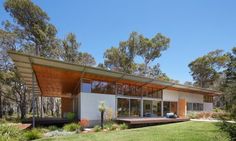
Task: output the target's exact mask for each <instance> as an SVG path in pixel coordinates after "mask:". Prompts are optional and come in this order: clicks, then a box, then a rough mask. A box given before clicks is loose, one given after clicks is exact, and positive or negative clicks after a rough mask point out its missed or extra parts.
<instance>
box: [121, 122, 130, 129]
mask: <svg viewBox="0 0 236 141" xmlns="http://www.w3.org/2000/svg"><path fill="white" fill-rule="evenodd" d="M120 129H121V130H125V129H128V125H127V124H125V123H122V124H120Z"/></svg>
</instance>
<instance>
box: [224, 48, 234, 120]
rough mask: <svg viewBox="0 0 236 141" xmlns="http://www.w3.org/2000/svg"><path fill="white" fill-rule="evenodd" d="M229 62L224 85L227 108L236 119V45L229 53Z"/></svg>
mask: <svg viewBox="0 0 236 141" xmlns="http://www.w3.org/2000/svg"><path fill="white" fill-rule="evenodd" d="M228 56H229V58H230V59H229V63H228V64H227V66H226V68H227V69H226V70H225V72H224V73H225V75H226V79H225V82H224V83H223V85H222V90H223V91H224V96H225V98H224V100H226V110H228V111H229V112H230V113H231V115H232V117H233V118H234V119H235V120H236V47H234V48H233V49H232V53H228Z"/></svg>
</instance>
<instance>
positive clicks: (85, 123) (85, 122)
mask: <svg viewBox="0 0 236 141" xmlns="http://www.w3.org/2000/svg"><path fill="white" fill-rule="evenodd" d="M79 124H80V130H81V131H84V128H85V127H87V126H88V125H89V120H88V119H81V120H80V122H79Z"/></svg>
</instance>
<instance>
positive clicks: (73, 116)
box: [66, 112, 75, 121]
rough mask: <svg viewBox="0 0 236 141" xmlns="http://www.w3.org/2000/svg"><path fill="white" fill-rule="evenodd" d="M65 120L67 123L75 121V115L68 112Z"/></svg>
mask: <svg viewBox="0 0 236 141" xmlns="http://www.w3.org/2000/svg"><path fill="white" fill-rule="evenodd" d="M66 119H67V120H69V121H73V120H74V119H75V113H72V112H68V113H67V114H66Z"/></svg>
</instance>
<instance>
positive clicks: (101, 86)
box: [92, 81, 115, 94]
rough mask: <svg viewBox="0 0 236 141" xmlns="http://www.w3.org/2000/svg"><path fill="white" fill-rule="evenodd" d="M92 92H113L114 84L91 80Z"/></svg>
mask: <svg viewBox="0 0 236 141" xmlns="http://www.w3.org/2000/svg"><path fill="white" fill-rule="evenodd" d="M92 93H101V94H114V93H115V85H114V84H113V83H109V82H103V81H93V82H92Z"/></svg>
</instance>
